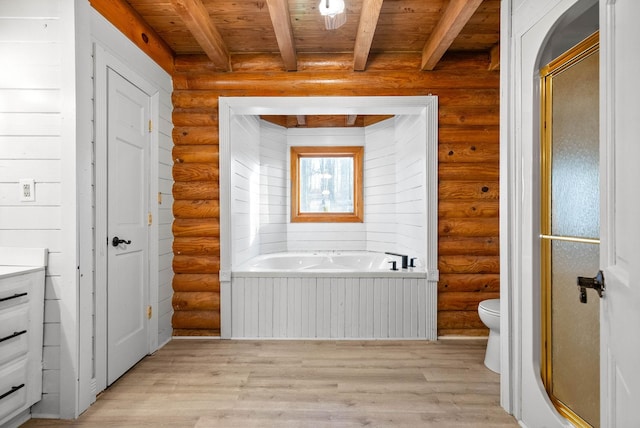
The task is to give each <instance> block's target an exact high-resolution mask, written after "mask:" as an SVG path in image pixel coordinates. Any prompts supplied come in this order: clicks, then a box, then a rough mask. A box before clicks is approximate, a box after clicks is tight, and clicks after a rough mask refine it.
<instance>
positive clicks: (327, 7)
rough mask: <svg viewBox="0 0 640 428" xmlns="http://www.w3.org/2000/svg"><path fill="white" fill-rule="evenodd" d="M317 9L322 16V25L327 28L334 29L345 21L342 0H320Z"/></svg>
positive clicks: (345, 16) (345, 15)
mask: <svg viewBox="0 0 640 428" xmlns="http://www.w3.org/2000/svg"><path fill="white" fill-rule="evenodd" d="M318 10H320V15H322V16H324V26H325V28H326V29H327V30H335V29H336V28H339V27H341V26H342V25H344V23H345V22H347V14H346V13H344V0H331V1H329V0H320V4H319V5H318Z"/></svg>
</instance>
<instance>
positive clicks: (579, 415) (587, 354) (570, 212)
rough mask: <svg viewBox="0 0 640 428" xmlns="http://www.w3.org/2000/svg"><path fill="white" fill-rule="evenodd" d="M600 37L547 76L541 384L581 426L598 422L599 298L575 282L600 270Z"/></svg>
mask: <svg viewBox="0 0 640 428" xmlns="http://www.w3.org/2000/svg"><path fill="white" fill-rule="evenodd" d="M598 67H599V60H598V36H597V34H595V35H593V36H591V37H589V38H588V39H587V40H585V41H584V42H582V43H580V44H579V45H578V46H576V47H575V48H573V49H571V50H570V51H568V52H567V53H565V54H563V55H562V56H560V57H559V58H557V59H556V60H554V61H553V62H552V63H550V64H549V65H548V66H547V67H546V68H545V69H544V70H542V72H541V74H542V102H543V104H542V110H543V111H542V118H543V121H542V135H543V141H542V152H541V166H542V168H541V193H542V200H541V206H542V212H541V217H542V222H541V223H542V224H541V238H540V239H541V242H540V244H541V248H542V254H541V268H542V272H541V282H542V284H541V285H542V310H543V313H542V320H543V326H542V327H543V328H542V331H543V332H542V335H543V337H542V356H543V364H542V378H543V381H544V384H545V387H546V389H547V392H548V394H549V397H550V398H551V400H552V402H553V403H554V405H555V406H556V408H557V409H558V411H559V412H560V413H561V414H563V415H564V416H565V417H566V418H567V419H569V420H570V421H572V422H573V423H574V424H575V425H577V426H593V427H597V426H599V422H600V396H599V395H600V376H599V373H600V358H599V354H600V334H599V331H600V313H599V304H600V302H599V298H598V294H597V293H595V292H593V291H588V292H587V299H586V300H587V301H586V303H583V302H581V299H580V288H579V287H578V286H577V281H576V278H577V277H578V276H591V277H593V276H595V275H596V273H597V272H598V269H599V242H600V241H599V229H600V224H599V218H600V212H599V207H600V196H599V126H598V124H599V100H598V86H599V81H598V75H599V74H598Z"/></svg>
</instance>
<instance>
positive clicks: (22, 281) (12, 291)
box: [0, 274, 35, 311]
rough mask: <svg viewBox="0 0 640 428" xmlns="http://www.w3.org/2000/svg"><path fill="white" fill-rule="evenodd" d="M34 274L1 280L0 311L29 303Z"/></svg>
mask: <svg viewBox="0 0 640 428" xmlns="http://www.w3.org/2000/svg"><path fill="white" fill-rule="evenodd" d="M33 278H35V277H34V274H26V275H19V276H14V277H8V278H1V279H0V311H1V310H3V309H5V308H10V307H12V306H16V305H20V304H23V303H25V302H28V301H29V298H30V296H29V293H30V292H31V284H32V282H33Z"/></svg>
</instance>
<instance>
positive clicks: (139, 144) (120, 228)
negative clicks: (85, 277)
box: [107, 69, 150, 384]
mask: <svg viewBox="0 0 640 428" xmlns="http://www.w3.org/2000/svg"><path fill="white" fill-rule="evenodd" d="M107 75H108V76H107V87H108V95H107V117H108V119H107V146H108V147H107V152H108V172H107V177H108V196H107V204H108V213H107V224H108V226H107V229H108V230H107V233H108V234H107V236H108V242H107V247H108V252H107V254H108V255H107V266H108V270H107V384H111V383H113V382H114V381H115V380H116V379H117V378H119V377H120V376H121V375H122V374H123V373H124V372H126V371H127V370H128V369H129V368H131V367H132V366H133V365H134V364H135V363H136V362H138V361H139V360H140V359H141V358H143V357H144V356H145V355H146V354H147V353H148V351H149V345H148V331H147V329H148V320H147V306H148V302H149V259H148V240H149V238H148V220H147V216H148V213H149V209H148V201H149V140H150V135H149V117H150V99H149V96H148V95H147V94H145V93H144V92H143V91H142V90H141V89H139V88H137V87H136V86H135V85H133V84H132V83H130V82H129V81H127V80H126V79H125V78H124V77H122V76H121V75H119V74H118V73H117V72H115V71H113V70H111V69H108V71H107ZM117 239H119V240H120V241H121V243H119V244H117V245H113V244H115V242H113V243H112V241H113V240H117ZM122 241H123V242H122Z"/></svg>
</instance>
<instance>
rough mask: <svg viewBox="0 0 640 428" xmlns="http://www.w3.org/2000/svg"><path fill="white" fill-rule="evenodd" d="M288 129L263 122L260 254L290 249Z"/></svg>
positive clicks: (261, 134) (261, 133)
mask: <svg viewBox="0 0 640 428" xmlns="http://www.w3.org/2000/svg"><path fill="white" fill-rule="evenodd" d="M286 150H287V130H286V128H283V127H281V126H277V125H274V124H272V123H269V122H266V121H260V254H269V253H277V252H281V251H286V250H287V221H288V213H289V212H290V210H289V207H290V205H289V202H288V199H287V183H288V182H289V181H288V178H287V177H288V176H289V172H288V171H289V168H288V164H287V156H286Z"/></svg>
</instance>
